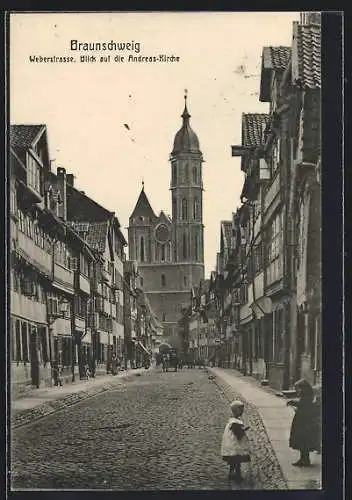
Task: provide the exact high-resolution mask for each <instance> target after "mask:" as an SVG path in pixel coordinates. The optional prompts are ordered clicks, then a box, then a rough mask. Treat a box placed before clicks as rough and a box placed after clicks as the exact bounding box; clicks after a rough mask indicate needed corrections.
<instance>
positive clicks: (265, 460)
mask: <svg viewBox="0 0 352 500" xmlns="http://www.w3.org/2000/svg"><path fill="white" fill-rule="evenodd" d="M208 373H210V372H208ZM212 375H214V376H215V379H212V380H210V382H213V383H214V384H216V385H217V386H218V388H219V389H220V391H221V392H222V393H223V394H224V396H225V397H226V399H227V400H228V401H229V402H231V401H233V400H234V399H239V400H241V401H243V403H244V404H245V408H246V417H247V419H246V420H247V423H248V425H249V426H250V428H251V429H253V430H254V429H255V433H251V432H248V439H249V441H250V444H251V448H252V450H253V451H254V453H253V454H252V456H251V463H250V468H251V472H252V474H254V476H255V477H260V483H261V486H262V487H263V488H264V489H265V490H266V489H269V490H273V489H278V490H288V484H287V481H286V478H285V476H284V474H283V472H282V469H281V466H280V463H279V461H278V459H277V457H276V454H275V451H274V449H273V447H272V445H271V442H270V439H269V436H268V434H267V432H266V429H265V426H264V424H263V421H262V419H261V417H260V415H259V413H258V410H257V408H256V406H255V405H254V404H252V403H249V402H248V401H247V400H246V399H245V398H244V397H243V396H242V395H241V394H240V393H239V392H237V391H236V390H235V389H234V388H233V387H232V386H231V385H230V384H228V383H227V382H225V381H224V380H222V379H221V377H220V376H219V375H217V374H214V373H212ZM253 434H255V435H253Z"/></svg>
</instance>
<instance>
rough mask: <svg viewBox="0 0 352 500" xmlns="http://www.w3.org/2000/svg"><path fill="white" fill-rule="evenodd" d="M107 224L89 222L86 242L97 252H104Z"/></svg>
mask: <svg viewBox="0 0 352 500" xmlns="http://www.w3.org/2000/svg"><path fill="white" fill-rule="evenodd" d="M107 229H108V222H107V221H106V222H91V223H89V227H88V234H87V238H86V241H87V243H88V245H89V246H90V247H92V248H94V249H95V250H99V252H104V251H105V246H106V236H107Z"/></svg>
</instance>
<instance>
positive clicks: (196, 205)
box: [193, 198, 199, 219]
mask: <svg viewBox="0 0 352 500" xmlns="http://www.w3.org/2000/svg"><path fill="white" fill-rule="evenodd" d="M198 217H199V201H198V198H194V201H193V219H198Z"/></svg>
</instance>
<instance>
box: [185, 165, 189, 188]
mask: <svg viewBox="0 0 352 500" xmlns="http://www.w3.org/2000/svg"><path fill="white" fill-rule="evenodd" d="M188 182H189V171H188V163H186V165H185V184H188Z"/></svg>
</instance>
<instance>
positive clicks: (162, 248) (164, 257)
mask: <svg viewBox="0 0 352 500" xmlns="http://www.w3.org/2000/svg"><path fill="white" fill-rule="evenodd" d="M165 254H166V252H165V245H161V260H162V261H164V260H166V256H165Z"/></svg>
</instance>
